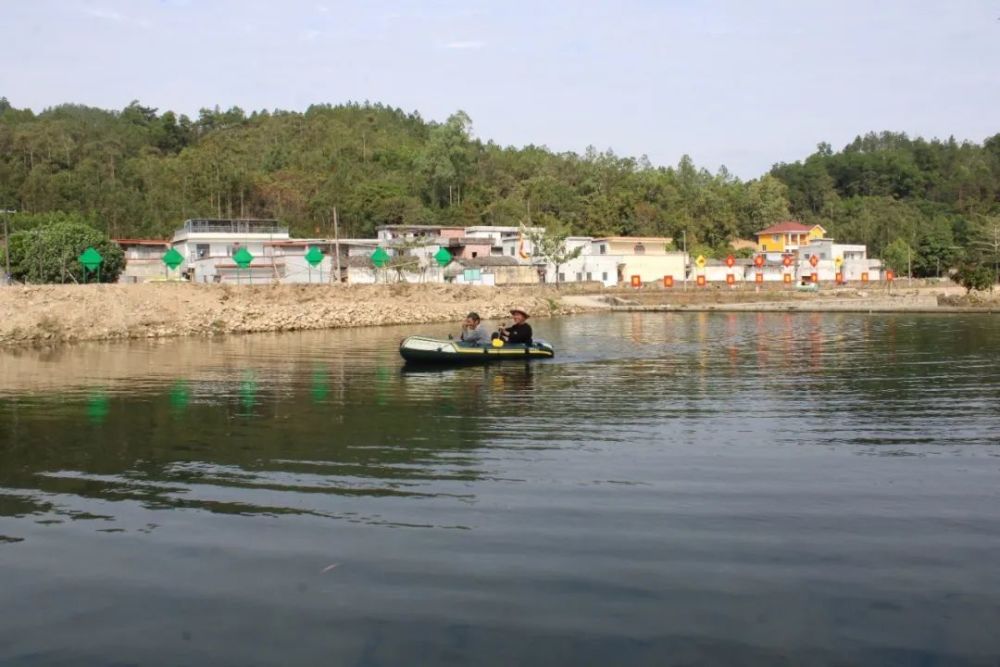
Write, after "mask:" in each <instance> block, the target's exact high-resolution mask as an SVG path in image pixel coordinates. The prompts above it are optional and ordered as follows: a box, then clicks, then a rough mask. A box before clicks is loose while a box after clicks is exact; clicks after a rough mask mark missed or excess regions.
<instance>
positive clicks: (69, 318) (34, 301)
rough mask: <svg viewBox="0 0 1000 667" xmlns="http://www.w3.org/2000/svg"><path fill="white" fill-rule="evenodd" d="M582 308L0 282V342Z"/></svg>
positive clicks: (360, 291)
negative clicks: (3, 286)
mask: <svg viewBox="0 0 1000 667" xmlns="http://www.w3.org/2000/svg"><path fill="white" fill-rule="evenodd" d="M514 305H520V306H521V307H523V308H527V309H528V310H529V311H530V312H531V314H532V316H533V317H544V316H550V315H566V314H570V313H574V312H580V311H581V310H585V309H584V308H581V307H579V306H575V305H573V304H568V303H567V304H563V303H561V302H560V301H559V299H558V295H557V294H555V290H545V289H538V288H506V289H493V288H486V287H468V286H456V285H406V284H400V285H356V286H328V285H278V286H259V287H258V286H227V285H190V284H171V283H164V284H145V285H44V286H28V287H11V288H6V289H0V312H2V313H3V317H2V318H0V345H8V346H9V345H18V344H32V343H57V342H70V341H86V340H115V339H136V338H165V337H175V336H214V335H223V334H233V333H252V332H277V331H302V330H310V329H336V328H342V327H358V326H379V325H387V324H418V323H430V322H450V321H458V320H461V319H462V318H464V317H465V315H466V313H468V312H469V311H476V312H478V313H480V315H481V316H482V317H483V319H484V320H487V322H488V323H489V324H490V325H491V326H492V324H493V323H494V321H498V320H501V319H504V318H507V317H509V315H508V310H509V308H510V307H511V306H514Z"/></svg>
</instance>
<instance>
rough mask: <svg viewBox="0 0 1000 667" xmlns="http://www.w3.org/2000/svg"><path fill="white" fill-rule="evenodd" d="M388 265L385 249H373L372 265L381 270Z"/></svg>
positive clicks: (387, 255)
mask: <svg viewBox="0 0 1000 667" xmlns="http://www.w3.org/2000/svg"><path fill="white" fill-rule="evenodd" d="M388 263H389V253H387V252H386V251H385V248H383V247H382V246H379V247H377V248H375V252H373V253H372V264H374V265H375V266H376V267H378V268H380V269H381V268H382V267H383V266H385V265H386V264H388Z"/></svg>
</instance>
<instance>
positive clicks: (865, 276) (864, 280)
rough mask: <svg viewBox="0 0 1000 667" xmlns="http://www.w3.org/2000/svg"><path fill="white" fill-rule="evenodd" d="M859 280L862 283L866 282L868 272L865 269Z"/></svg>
mask: <svg viewBox="0 0 1000 667" xmlns="http://www.w3.org/2000/svg"><path fill="white" fill-rule="evenodd" d="M861 282H863V283H866V282H868V272H867V271H866V272H864V273H862V274H861Z"/></svg>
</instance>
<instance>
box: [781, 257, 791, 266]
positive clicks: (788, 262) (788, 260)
mask: <svg viewBox="0 0 1000 667" xmlns="http://www.w3.org/2000/svg"><path fill="white" fill-rule="evenodd" d="M781 263H782V264H784V265H785V266H791V265H792V256H791V255H785V256H784V258H783V259H782V260H781Z"/></svg>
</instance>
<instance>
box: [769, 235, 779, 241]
mask: <svg viewBox="0 0 1000 667" xmlns="http://www.w3.org/2000/svg"><path fill="white" fill-rule="evenodd" d="M771 240H772V241H775V242H777V241H780V240H781V234H771Z"/></svg>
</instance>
